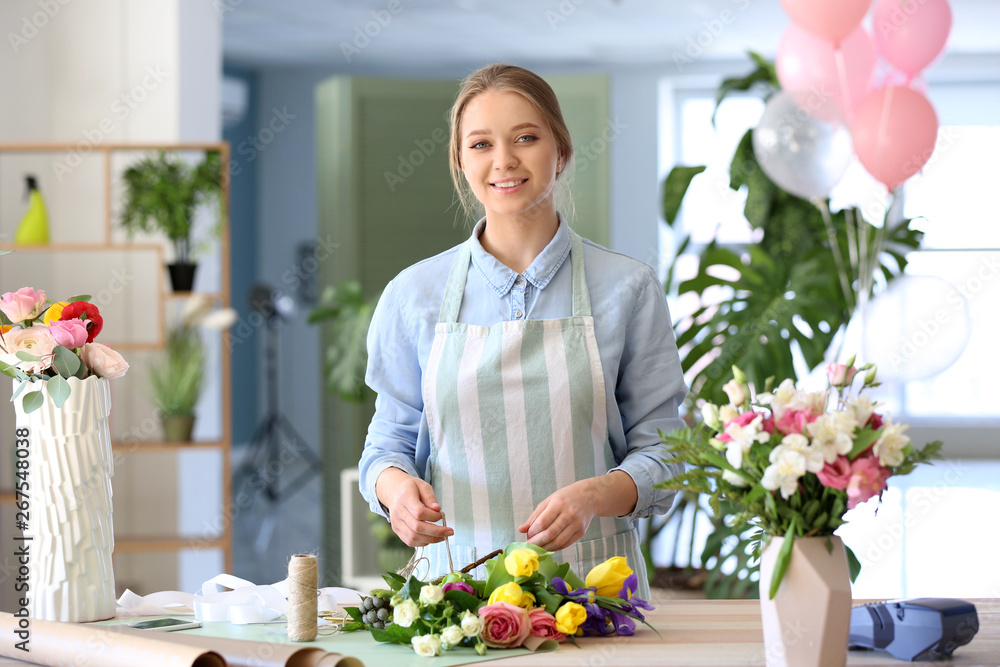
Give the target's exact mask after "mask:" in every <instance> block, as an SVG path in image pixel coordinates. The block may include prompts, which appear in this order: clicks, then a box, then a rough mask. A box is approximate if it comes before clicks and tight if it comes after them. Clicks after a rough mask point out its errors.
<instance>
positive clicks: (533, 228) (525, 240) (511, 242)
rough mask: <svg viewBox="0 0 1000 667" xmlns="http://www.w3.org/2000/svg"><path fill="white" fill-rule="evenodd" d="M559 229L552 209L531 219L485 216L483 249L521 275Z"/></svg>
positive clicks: (524, 216) (523, 216)
mask: <svg viewBox="0 0 1000 667" xmlns="http://www.w3.org/2000/svg"><path fill="white" fill-rule="evenodd" d="M558 229H559V216H558V215H557V214H556V212H555V209H552V210H550V211H546V212H545V213H539V214H538V215H535V216H530V217H529V216H526V215H524V214H520V215H517V216H491V215H489V214H487V216H486V228H485V229H484V230H483V233H482V234H481V235H480V237H479V242H480V243H481V244H482V245H483V249H484V250H486V252H488V253H490V254H491V255H493V256H494V257H496V258H497V260H499V261H500V262H501V263H503V264H504V265H505V266H507V267H508V268H510V269H511V270H512V271H514V272H515V273H524V270H525V269H527V268H528V267H529V266H531V263H532V262H533V261H535V258H536V257H538V254H539V253H540V252H542V250H544V249H545V246H547V245H548V244H549V242H551V241H552V238H553V237H554V236H555V235H556V231H557V230H558Z"/></svg>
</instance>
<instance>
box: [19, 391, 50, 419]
mask: <svg viewBox="0 0 1000 667" xmlns="http://www.w3.org/2000/svg"><path fill="white" fill-rule="evenodd" d="M44 400H45V397H44V396H43V395H42V392H41V391H29V392H28V393H27V394H25V395H24V399H23V401H22V403H21V405H22V406H23V408H24V412H25V414H31V413H32V412H34V411H35V410H37V409H38V408H40V407H42V401H44Z"/></svg>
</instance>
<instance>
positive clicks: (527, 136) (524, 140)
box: [517, 134, 538, 144]
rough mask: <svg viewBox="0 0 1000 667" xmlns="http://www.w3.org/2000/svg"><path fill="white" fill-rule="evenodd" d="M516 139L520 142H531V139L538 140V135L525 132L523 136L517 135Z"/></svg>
mask: <svg viewBox="0 0 1000 667" xmlns="http://www.w3.org/2000/svg"><path fill="white" fill-rule="evenodd" d="M517 140H518V141H519V142H520V143H522V144H527V143H530V142H532V141H537V140H538V137H535V136H532V135H530V134H526V135H524V136H523V137H518V138H517Z"/></svg>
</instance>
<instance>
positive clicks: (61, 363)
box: [52, 345, 83, 405]
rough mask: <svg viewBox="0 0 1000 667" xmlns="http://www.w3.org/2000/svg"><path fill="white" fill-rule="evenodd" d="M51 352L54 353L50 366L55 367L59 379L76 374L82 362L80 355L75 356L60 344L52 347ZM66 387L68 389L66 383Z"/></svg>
mask: <svg viewBox="0 0 1000 667" xmlns="http://www.w3.org/2000/svg"><path fill="white" fill-rule="evenodd" d="M52 352H53V354H54V357H53V359H52V366H53V367H54V368H55V369H56V372H58V373H59V377H60V379H62V378H71V377H74V376H76V374H77V372H78V371H79V370H80V366H82V365H83V362H82V361H80V357H78V356H76V355H75V354H73V352H71V351H70V350H68V349H67V348H65V347H63V346H62V345H56V346H55V347H54V348H52ZM66 387H67V390H68V388H69V385H66ZM60 405H61V404H60Z"/></svg>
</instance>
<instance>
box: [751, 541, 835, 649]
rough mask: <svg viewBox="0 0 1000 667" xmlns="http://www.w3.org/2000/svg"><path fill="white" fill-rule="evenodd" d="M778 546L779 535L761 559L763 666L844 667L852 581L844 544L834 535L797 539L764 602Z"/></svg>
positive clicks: (780, 543)
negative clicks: (775, 589) (781, 574)
mask: <svg viewBox="0 0 1000 667" xmlns="http://www.w3.org/2000/svg"><path fill="white" fill-rule="evenodd" d="M827 540H829V544H831V545H832V546H833V549H832V550H831V551H828V550H827V545H828V542H827ZM783 543H784V538H783V537H772V538H771V542H770V544H768V546H767V548H766V549H764V553H763V554H762V555H761V559H760V610H761V621H762V623H763V626H764V655H765V660H766V664H767V667H844V665H846V664H847V639H848V631H849V629H850V623H851V577H850V572H849V570H848V567H847V555H846V554H845V552H844V543H843V542H841V540H840V538H839V537H837V536H835V535H831V536H830V537H829V538H828V537H825V536H824V537H799V538H797V539H796V540H795V544H794V545H792V555H791V560H790V561H789V564H788V569H787V570H786V571H785V576H784V578H783V579H782V580H781V585H780V586H779V587H778V592H777V594H776V595H775V596H774V599H773V600H769V599H768V595H769V593H770V589H771V580H772V578H773V574H774V565H775V561H776V560H777V558H778V552H779V551H781V545H782V544H783Z"/></svg>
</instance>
